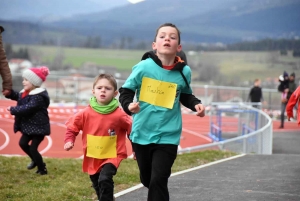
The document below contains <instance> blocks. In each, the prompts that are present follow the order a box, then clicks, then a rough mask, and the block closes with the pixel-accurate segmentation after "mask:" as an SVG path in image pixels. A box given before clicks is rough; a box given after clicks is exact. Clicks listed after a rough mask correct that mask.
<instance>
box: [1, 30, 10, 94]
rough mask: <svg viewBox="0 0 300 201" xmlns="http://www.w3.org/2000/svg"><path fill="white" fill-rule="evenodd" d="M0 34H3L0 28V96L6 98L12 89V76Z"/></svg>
mask: <svg viewBox="0 0 300 201" xmlns="http://www.w3.org/2000/svg"><path fill="white" fill-rule="evenodd" d="M2 32H4V28H3V27H2V26H0V74H1V77H2V94H3V96H8V95H9V94H10V91H11V89H12V76H11V72H10V68H9V66H8V62H7V59H6V54H5V51H4V47H3V43H2V35H1V33H2Z"/></svg>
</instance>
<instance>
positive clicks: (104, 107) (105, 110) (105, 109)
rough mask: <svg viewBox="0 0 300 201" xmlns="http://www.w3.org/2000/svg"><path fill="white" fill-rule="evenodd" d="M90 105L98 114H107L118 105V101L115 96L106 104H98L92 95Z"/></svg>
mask: <svg viewBox="0 0 300 201" xmlns="http://www.w3.org/2000/svg"><path fill="white" fill-rule="evenodd" d="M90 106H91V107H92V108H93V110H95V111H96V112H98V113H100V114H109V113H112V112H113V111H115V110H116V109H117V108H118V107H119V101H118V100H117V99H116V98H113V99H112V100H111V101H110V103H109V104H108V105H99V103H98V102H97V99H96V97H94V96H93V97H92V98H91V99H90Z"/></svg>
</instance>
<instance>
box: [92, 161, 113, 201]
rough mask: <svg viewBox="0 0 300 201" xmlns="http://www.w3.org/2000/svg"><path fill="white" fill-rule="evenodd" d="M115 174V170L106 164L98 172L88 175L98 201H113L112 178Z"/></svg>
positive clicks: (109, 164)
mask: <svg viewBox="0 0 300 201" xmlns="http://www.w3.org/2000/svg"><path fill="white" fill-rule="evenodd" d="M116 173H117V168H116V167H115V166H114V165H113V164H111V163H107V164H105V165H103V167H102V168H101V170H100V172H97V173H96V174H94V175H90V179H91V181H92V184H93V188H94V189H95V191H96V194H97V197H98V200H99V201H113V199H114V198H113V197H114V181H113V176H114V175H115V174H116Z"/></svg>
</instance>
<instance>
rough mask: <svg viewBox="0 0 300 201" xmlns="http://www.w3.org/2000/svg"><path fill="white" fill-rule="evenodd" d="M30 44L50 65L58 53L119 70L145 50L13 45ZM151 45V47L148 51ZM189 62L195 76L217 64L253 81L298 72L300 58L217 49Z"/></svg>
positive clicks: (73, 61)
mask: <svg viewBox="0 0 300 201" xmlns="http://www.w3.org/2000/svg"><path fill="white" fill-rule="evenodd" d="M21 47H22V48H24V47H27V48H28V49H29V52H30V55H31V56H32V58H35V59H37V60H38V61H40V63H43V62H44V63H46V64H51V63H52V62H53V59H54V58H55V56H56V55H61V56H62V57H63V64H64V65H66V64H68V65H71V66H73V67H74V68H80V67H81V66H83V64H84V63H95V64H97V65H99V66H105V67H113V68H117V69H118V70H120V71H131V69H132V67H133V66H134V65H135V64H137V63H138V62H139V61H140V60H141V57H142V55H143V54H144V53H145V51H144V50H117V49H88V48H71V47H58V46H36V45H28V46H24V45H14V46H13V48H14V50H15V51H17V50H18V49H19V48H21ZM150 49H151V48H150V47H149V50H150ZM186 53H187V58H188V62H189V64H190V65H191V67H193V76H194V77H197V68H199V66H206V65H209V66H212V65H213V66H216V67H218V68H219V71H220V73H221V76H222V77H224V78H226V79H225V80H229V81H230V80H236V79H237V78H238V79H239V80H240V81H251V82H252V81H253V80H254V79H256V78H259V79H261V80H266V79H267V78H278V76H279V75H280V74H282V73H283V70H286V71H287V72H289V73H291V72H297V71H299V68H300V58H299V57H298V58H294V57H293V56H292V52H291V51H289V52H288V55H280V53H279V51H253V52H251V51H249V52H246V51H243V52H241V51H220V52H218V51H216V52H198V53H197V54H195V55H193V56H191V55H188V52H186Z"/></svg>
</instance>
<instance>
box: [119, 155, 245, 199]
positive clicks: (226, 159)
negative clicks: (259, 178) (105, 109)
mask: <svg viewBox="0 0 300 201" xmlns="http://www.w3.org/2000/svg"><path fill="white" fill-rule="evenodd" d="M245 155H246V154H239V155H236V156H232V157H229V158H224V159H221V160H218V161H214V162H211V163H207V164H204V165H200V166H197V167H193V168H190V169H186V170H182V171H180V172H175V173H173V174H171V177H173V176H177V175H180V174H184V173H187V172H191V171H194V170H198V169H201V168H205V167H208V166H211V165H215V164H218V163H222V162H225V161H229V160H233V159H236V158H240V157H243V156H245ZM142 187H143V184H138V185H136V186H133V187H130V188H128V189H125V190H123V191H120V192H118V193H116V194H114V196H115V197H116V198H117V197H120V196H122V195H125V194H127V193H130V192H132V191H135V190H138V189H140V188H142Z"/></svg>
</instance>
